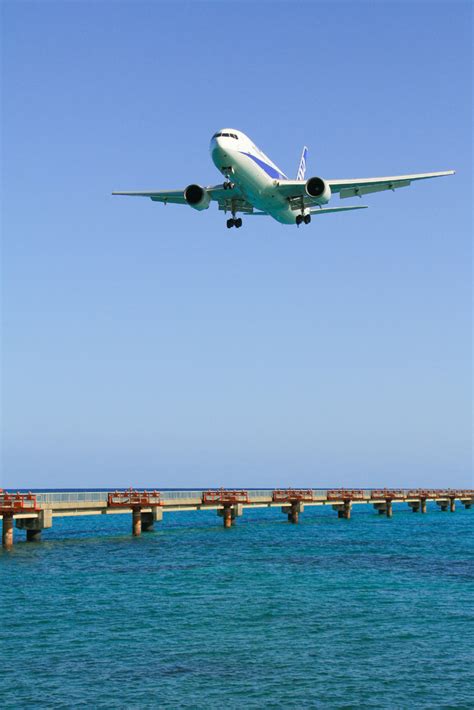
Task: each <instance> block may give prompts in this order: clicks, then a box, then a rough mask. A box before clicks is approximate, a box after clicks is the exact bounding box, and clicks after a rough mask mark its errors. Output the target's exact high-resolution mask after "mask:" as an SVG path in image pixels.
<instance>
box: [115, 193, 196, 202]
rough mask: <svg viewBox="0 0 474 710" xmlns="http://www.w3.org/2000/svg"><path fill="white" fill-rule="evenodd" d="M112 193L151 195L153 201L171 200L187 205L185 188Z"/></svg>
mask: <svg viewBox="0 0 474 710" xmlns="http://www.w3.org/2000/svg"><path fill="white" fill-rule="evenodd" d="M112 195H126V196H127V197H149V198H150V199H151V200H153V202H164V203H165V204H166V203H167V202H170V203H171V204H175V205H185V204H186V200H185V199H184V190H161V191H160V190H144V191H141V192H140V191H138V192H112Z"/></svg>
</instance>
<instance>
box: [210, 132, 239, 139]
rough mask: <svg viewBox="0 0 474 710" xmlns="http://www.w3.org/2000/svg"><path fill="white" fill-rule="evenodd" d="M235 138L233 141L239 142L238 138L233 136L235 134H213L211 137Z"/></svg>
mask: <svg viewBox="0 0 474 710" xmlns="http://www.w3.org/2000/svg"><path fill="white" fill-rule="evenodd" d="M221 136H222V138H235V140H236V141H237V140H239V138H238V136H236V135H235V133H214V135H213V136H212V137H213V138H220V137H221Z"/></svg>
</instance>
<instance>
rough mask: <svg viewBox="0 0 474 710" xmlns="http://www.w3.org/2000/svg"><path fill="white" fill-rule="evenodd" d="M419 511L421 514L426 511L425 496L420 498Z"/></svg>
mask: <svg viewBox="0 0 474 710" xmlns="http://www.w3.org/2000/svg"><path fill="white" fill-rule="evenodd" d="M420 512H421V513H423V514H425V513H426V498H422V499H421V500H420Z"/></svg>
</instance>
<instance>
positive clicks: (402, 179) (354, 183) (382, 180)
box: [327, 170, 455, 199]
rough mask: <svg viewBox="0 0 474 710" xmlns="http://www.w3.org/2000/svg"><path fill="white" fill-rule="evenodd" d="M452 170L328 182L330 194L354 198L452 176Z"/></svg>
mask: <svg viewBox="0 0 474 710" xmlns="http://www.w3.org/2000/svg"><path fill="white" fill-rule="evenodd" d="M454 172H455V171H454V170H444V171H442V172H438V173H415V174H413V175H392V176H389V177H375V178H352V179H350V180H328V181H327V182H328V183H329V186H330V188H331V192H333V193H334V192H338V193H339V196H340V197H341V199H342V198H344V197H355V196H360V195H367V194H368V193H369V192H382V191H383V190H396V189H397V188H399V187H408V185H411V183H412V182H415V181H416V180H429V179H430V178H436V177H444V176H445V175H454Z"/></svg>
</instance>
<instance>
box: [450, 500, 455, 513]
mask: <svg viewBox="0 0 474 710" xmlns="http://www.w3.org/2000/svg"><path fill="white" fill-rule="evenodd" d="M449 510H450V512H451V513H454V511H455V510H456V500H455V499H454V498H452V497H451V498H450V499H449Z"/></svg>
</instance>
